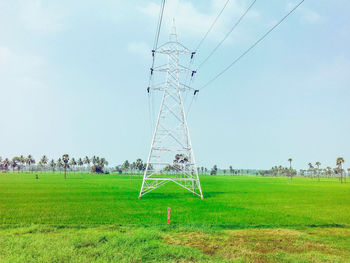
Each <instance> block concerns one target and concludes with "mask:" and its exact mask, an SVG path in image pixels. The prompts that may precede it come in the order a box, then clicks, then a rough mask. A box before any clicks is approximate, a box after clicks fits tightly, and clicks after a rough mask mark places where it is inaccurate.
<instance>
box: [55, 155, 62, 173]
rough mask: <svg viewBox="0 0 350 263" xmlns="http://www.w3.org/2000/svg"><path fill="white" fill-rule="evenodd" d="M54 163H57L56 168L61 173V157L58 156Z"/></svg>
mask: <svg viewBox="0 0 350 263" xmlns="http://www.w3.org/2000/svg"><path fill="white" fill-rule="evenodd" d="M56 164H57V167H58V169H59V170H60V173H61V168H62V167H63V162H62V159H61V158H58V160H57V163H56Z"/></svg>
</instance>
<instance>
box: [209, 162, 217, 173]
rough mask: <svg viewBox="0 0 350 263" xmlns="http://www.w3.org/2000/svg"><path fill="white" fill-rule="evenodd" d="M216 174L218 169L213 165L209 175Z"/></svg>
mask: <svg viewBox="0 0 350 263" xmlns="http://www.w3.org/2000/svg"><path fill="white" fill-rule="evenodd" d="M217 172H218V167H217V165H216V164H215V165H214V166H213V168H212V169H211V171H210V175H216V174H217Z"/></svg>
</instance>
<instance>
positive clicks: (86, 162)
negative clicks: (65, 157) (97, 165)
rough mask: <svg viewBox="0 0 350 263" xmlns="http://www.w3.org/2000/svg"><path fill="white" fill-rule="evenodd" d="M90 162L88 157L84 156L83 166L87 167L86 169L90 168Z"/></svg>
mask: <svg viewBox="0 0 350 263" xmlns="http://www.w3.org/2000/svg"><path fill="white" fill-rule="evenodd" d="M90 162H91V161H90V159H89V157H87V156H85V158H84V164H86V165H87V167H88V169H89V168H90Z"/></svg>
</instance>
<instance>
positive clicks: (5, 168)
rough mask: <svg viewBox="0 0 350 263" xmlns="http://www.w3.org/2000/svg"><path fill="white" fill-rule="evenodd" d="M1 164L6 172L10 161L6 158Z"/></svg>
mask: <svg viewBox="0 0 350 263" xmlns="http://www.w3.org/2000/svg"><path fill="white" fill-rule="evenodd" d="M2 165H3V168H4V170H5V172H7V171H8V170H9V166H10V165H11V162H10V160H9V159H8V158H6V159H5V160H4V161H3V163H2Z"/></svg>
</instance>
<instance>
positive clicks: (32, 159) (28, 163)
mask: <svg viewBox="0 0 350 263" xmlns="http://www.w3.org/2000/svg"><path fill="white" fill-rule="evenodd" d="M26 163H27V165H28V166H29V169H30V167H31V166H32V164H35V159H34V158H33V156H31V155H30V154H29V155H28V157H27V159H26ZM32 172H33V169H32Z"/></svg>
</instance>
